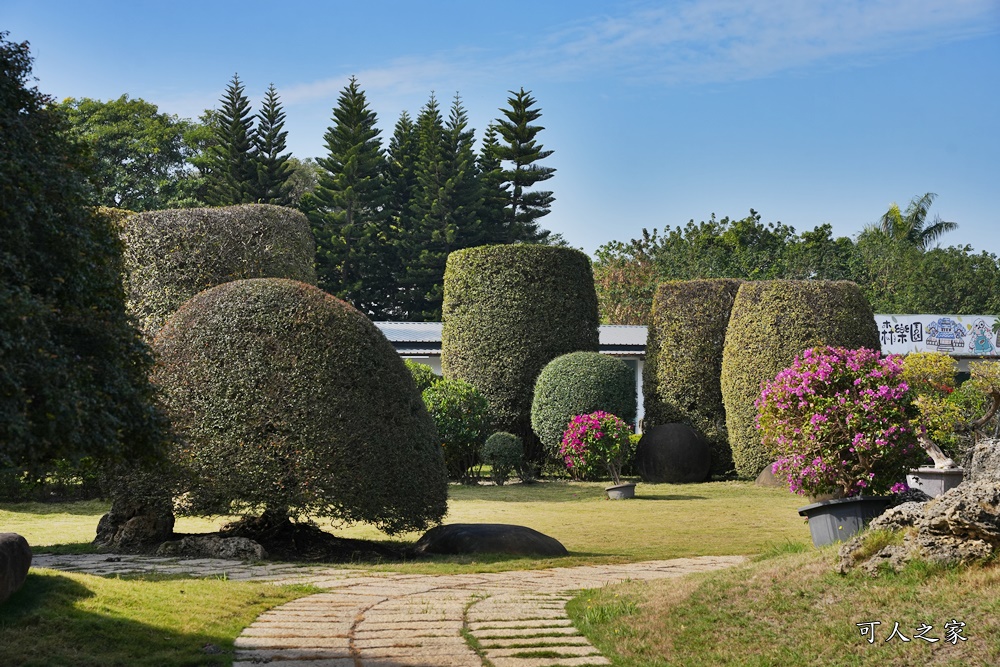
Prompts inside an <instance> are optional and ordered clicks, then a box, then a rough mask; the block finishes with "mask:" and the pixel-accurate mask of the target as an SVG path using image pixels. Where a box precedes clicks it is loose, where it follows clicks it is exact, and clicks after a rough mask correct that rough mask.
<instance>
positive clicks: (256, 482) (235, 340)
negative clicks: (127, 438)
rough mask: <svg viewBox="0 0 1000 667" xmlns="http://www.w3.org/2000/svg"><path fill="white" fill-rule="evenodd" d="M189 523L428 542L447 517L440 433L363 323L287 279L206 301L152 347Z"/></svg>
mask: <svg viewBox="0 0 1000 667" xmlns="http://www.w3.org/2000/svg"><path fill="white" fill-rule="evenodd" d="M154 348H155V350H156V352H157V353H158V357H157V363H156V366H155V367H154V372H153V376H152V377H153V380H154V382H155V383H156V385H158V386H159V388H160V390H161V393H162V401H163V404H164V406H165V408H166V410H167V412H168V414H169V415H170V418H171V421H172V422H173V425H174V427H175V429H176V431H177V433H178V435H179V437H180V439H181V445H180V449H179V451H178V452H177V454H178V460H179V461H180V462H181V463H182V464H183V465H184V466H185V467H186V468H187V470H188V473H189V474H190V476H191V479H192V483H191V485H190V489H189V494H188V498H189V502H190V508H189V511H192V512H211V513H222V514H225V513H243V514H246V513H250V512H254V511H256V510H257V509H259V508H266V509H267V510H270V511H271V512H272V514H278V515H280V514H282V513H284V512H285V511H288V512H289V513H291V514H301V515H313V516H325V517H332V518H337V519H344V520H347V521H366V522H370V523H374V524H376V525H378V526H379V527H381V528H382V529H384V530H386V531H390V532H393V531H400V530H411V529H420V528H423V527H425V526H426V524H427V523H429V522H434V521H438V520H440V518H441V517H442V516H443V515H444V512H445V504H446V500H447V480H446V477H445V470H444V463H443V459H442V456H441V447H440V441H439V440H438V437H437V432H436V429H435V427H434V422H433V420H432V419H431V417H430V415H429V414H428V413H427V410H426V408H425V407H424V404H423V401H422V400H421V397H420V394H418V393H417V389H416V386H415V385H414V383H413V378H412V377H411V376H410V372H409V371H408V370H407V369H406V366H404V365H403V362H402V360H400V358H399V356H398V355H397V354H396V352H395V350H394V349H393V347H392V345H391V344H390V343H389V342H388V341H387V340H386V339H385V337H384V336H383V335H382V334H381V332H379V330H378V329H377V328H376V327H375V325H373V324H372V323H371V322H370V321H369V320H368V319H367V318H366V317H365V316H364V315H362V314H361V313H359V312H358V311H357V310H355V309H354V308H352V307H351V306H349V305H348V304H346V303H344V302H343V301H340V300H339V299H336V298H335V297H333V296H330V295H329V294H326V293H325V292H322V291H321V290H319V289H317V288H315V287H312V286H310V285H306V284H304V283H300V282H295V281H291V280H279V279H273V278H272V279H256V280H240V281H235V282H229V283H225V284H223V285H219V286H217V287H214V288H212V289H209V290H206V291H204V292H201V293H200V294H198V295H197V296H195V297H193V298H192V299H190V300H189V301H188V302H186V303H185V304H184V305H183V306H182V307H181V308H180V309H179V310H178V311H177V312H176V313H175V314H174V315H173V316H172V317H171V318H170V319H169V320H168V321H167V323H166V325H165V326H164V327H163V329H162V330H161V331H160V333H159V335H158V336H157V337H156V339H155V342H154Z"/></svg>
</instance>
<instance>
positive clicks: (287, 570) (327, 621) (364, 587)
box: [32, 554, 743, 667]
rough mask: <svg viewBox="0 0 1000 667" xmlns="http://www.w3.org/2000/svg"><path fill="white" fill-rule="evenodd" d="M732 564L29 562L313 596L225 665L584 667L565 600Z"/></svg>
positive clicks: (249, 637) (92, 558)
mask: <svg viewBox="0 0 1000 667" xmlns="http://www.w3.org/2000/svg"><path fill="white" fill-rule="evenodd" d="M742 561H743V558H742V557H741V556H703V557H698V558H678V559H674V560H665V561H649V562H644V563H631V564H626V565H594V566H581V567H569V568H552V569H548V570H526V571H515V572H502V573H489V574H460V575H420V574H395V573H372V572H366V571H363V570H345V569H338V568H330V567H325V566H315V565H307V566H302V565H296V564H290V563H267V564H260V565H248V564H244V563H241V562H239V561H226V560H215V559H207V558H206V559H196V560H180V559H176V558H150V557H142V556H120V557H118V556H112V557H109V556H108V555H107V554H100V555H97V554H87V555H71V556H52V555H47V554H41V555H37V556H35V558H34V561H33V562H32V566H33V567H46V568H53V569H58V570H69V571H76V572H87V573H90V574H98V575H105V576H107V575H115V574H127V573H128V574H133V573H134V574H138V573H144V572H156V573H162V574H187V575H190V576H195V577H208V576H216V577H217V576H226V577H227V578H230V579H255V580H266V581H272V582H274V583H278V584H286V583H310V584H313V585H315V586H317V587H319V588H322V589H324V592H322V593H317V594H314V595H309V596H306V597H303V598H299V599H298V600H293V601H292V602H288V603H286V604H283V605H281V606H279V607H275V608H274V609H271V610H269V611H267V612H265V613H264V614H262V615H261V616H260V617H259V618H258V619H257V620H256V621H254V622H253V624H251V625H250V626H249V627H248V628H246V629H245V630H244V631H243V633H242V634H241V635H240V636H239V637H238V638H237V639H236V662H235V663H234V667H250V666H252V665H261V664H267V665H269V666H270V667H482V665H484V664H492V665H493V666H494V667H548V666H549V665H560V666H562V667H584V666H588V667H589V666H595V667H596V666H597V665H608V664H610V662H609V661H608V660H607V659H606V658H604V657H603V656H601V654H600V653H599V652H598V651H597V649H595V648H594V647H593V645H591V644H590V643H589V642H588V641H587V640H586V638H585V637H583V636H582V635H580V634H579V633H578V632H577V631H576V628H574V627H573V624H572V623H571V622H570V620H569V618H568V617H567V615H566V609H565V607H566V602H567V601H568V600H569V599H570V598H571V597H572V596H573V591H576V590H579V589H583V588H598V587H601V586H605V585H607V584H612V583H616V582H621V581H625V580H650V579H663V578H669V577H679V576H682V575H685V574H689V573H691V572H702V571H706V570H715V569H719V568H723V567H729V566H732V565H736V564H738V563H740V562H742ZM477 651H478V652H477Z"/></svg>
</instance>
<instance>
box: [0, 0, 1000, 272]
mask: <svg viewBox="0 0 1000 667" xmlns="http://www.w3.org/2000/svg"><path fill="white" fill-rule="evenodd" d="M0 30H7V31H9V32H10V33H11V34H10V37H9V39H13V40H17V41H21V40H27V41H29V42H30V43H31V45H32V53H33V55H34V57H35V76H36V77H37V78H38V87H39V88H40V89H41V90H42V91H43V92H46V93H48V94H50V95H53V96H54V97H56V98H58V99H62V98H65V97H92V98H97V99H105V100H106V99H112V98H116V97H118V96H120V95H122V94H123V93H127V94H129V95H130V96H131V97H141V98H144V99H146V100H148V101H150V102H153V103H155V104H157V105H158V106H159V107H160V110H161V111H164V112H168V113H173V114H177V115H179V116H182V117H189V118H195V117H197V116H198V115H199V114H200V113H201V112H202V110H204V109H206V108H209V107H214V106H217V101H218V99H219V97H220V96H221V95H222V92H223V89H224V88H225V86H226V84H227V82H228V81H229V79H230V78H231V77H232V75H233V73H234V72H238V73H239V75H240V78H241V79H242V80H243V81H244V82H245V84H246V87H247V93H248V94H249V96H250V97H251V99H252V100H253V101H254V103H255V105H256V103H257V101H259V99H260V97H261V96H262V95H263V93H264V91H265V90H266V88H267V86H268V84H269V83H274V85H275V86H276V87H277V89H278V92H279V94H280V96H281V99H282V102H283V104H284V107H285V111H286V113H287V116H288V119H287V124H286V129H288V131H289V139H288V141H289V148H290V149H291V150H292V152H293V153H294V154H295V155H296V156H297V157H303V158H304V157H315V156H319V155H322V154H323V133H324V131H325V129H326V127H327V126H328V125H329V124H330V120H329V119H330V115H331V109H332V107H333V106H334V105H335V103H336V98H337V95H338V93H339V91H340V90H341V89H342V88H343V87H344V86H345V85H346V83H347V81H348V79H349V77H350V76H352V75H355V76H357V77H358V80H359V83H360V85H361V86H362V88H363V89H364V90H365V91H366V93H367V95H368V98H369V101H370V103H371V106H372V108H373V109H374V110H375V111H376V112H377V114H378V117H379V125H380V127H381V128H382V129H383V137H384V139H386V140H387V138H388V135H390V134H391V132H392V126H393V125H394V124H395V122H396V120H397V118H398V117H399V114H400V112H401V111H403V110H407V111H409V112H410V114H411V115H416V113H417V112H418V111H419V109H420V107H421V106H422V105H423V104H424V103H425V102H426V101H427V98H428V96H429V95H430V93H431V91H434V93H435V94H436V96H437V97H438V99H439V100H440V101H441V102H442V103H443V104H444V105H447V104H450V101H451V99H452V97H453V96H454V95H455V93H456V92H457V93H459V94H461V96H462V98H463V101H464V104H465V106H466V107H467V109H468V110H469V114H470V118H471V124H472V126H473V127H475V128H476V130H477V138H478V137H480V136H481V134H482V131H483V129H484V128H485V126H486V124H487V123H488V122H489V121H490V120H491V119H493V118H496V117H497V116H498V115H499V113H500V112H499V111H498V109H499V108H500V107H502V106H504V105H505V101H506V98H507V91H508V90H512V89H514V90H516V89H518V88H520V87H524V88H525V89H526V90H530V91H532V94H533V95H534V97H535V98H536V99H537V100H538V104H539V106H540V108H541V109H542V113H543V115H542V118H541V120H540V123H541V124H542V125H544V126H545V128H546V129H545V130H544V131H543V132H542V133H540V135H539V139H540V141H541V142H542V143H543V144H544V147H545V148H547V149H552V150H553V151H555V152H554V154H553V155H552V156H551V157H550V158H548V160H547V161H546V164H548V165H549V166H552V167H555V168H556V169H557V171H556V175H555V177H554V178H553V179H552V180H550V181H548V184H547V185H548V186H549V187H550V188H551V189H552V190H553V191H554V193H555V196H556V202H555V204H554V205H553V207H552V213H551V214H550V215H549V216H547V217H546V218H544V219H543V221H542V224H543V226H545V227H547V228H548V229H551V230H553V231H555V232H559V233H562V234H563V235H564V236H565V237H566V239H567V240H569V242H570V243H571V244H572V245H574V246H577V247H582V248H583V249H584V250H586V251H587V252H591V253H592V252H593V251H594V250H595V249H596V248H597V247H598V246H600V245H602V244H603V243H606V242H607V241H610V240H627V239H630V238H633V237H636V236H638V235H639V234H640V233H641V230H642V228H643V227H646V228H653V227H657V228H661V229H662V228H663V227H664V226H665V225H673V226H676V225H683V224H684V223H686V222H687V221H688V220H689V219H692V218H694V219H695V220H702V219H707V218H708V217H709V216H710V215H711V214H712V213H713V212H714V213H715V214H717V215H718V216H719V217H722V216H730V217H743V216H745V215H746V214H747V213H748V212H749V209H750V208H754V209H756V210H757V211H759V212H760V213H761V214H762V216H763V220H764V221H777V220H780V221H782V222H784V223H786V224H790V225H792V226H794V227H795V228H796V229H797V230H799V231H802V230H807V229H812V228H813V227H815V226H816V225H819V224H823V223H830V224H831V225H832V226H833V229H834V233H835V234H836V235H838V236H841V235H843V236H854V235H856V234H857V233H858V232H859V231H860V230H861V229H862V228H863V227H864V225H866V224H869V223H872V222H874V221H875V220H877V219H878V217H879V216H880V215H881V214H882V213H883V212H884V211H885V210H886V209H887V208H888V207H889V205H890V204H891V203H892V202H894V201H896V202H899V203H900V204H901V205H905V204H906V202H908V201H909V200H910V198H911V197H913V196H914V195H919V194H923V193H924V192H935V193H937V194H938V199H937V202H936V203H935V205H934V207H933V208H932V215H933V214H935V213H936V214H938V215H940V216H941V217H942V218H943V219H945V220H953V221H955V222H958V223H959V225H960V226H959V229H958V231H956V232H952V233H950V234H948V235H946V236H945V237H943V239H942V244H943V245H963V244H970V245H972V246H973V247H974V248H975V249H976V250H987V251H990V252H993V253H997V254H1000V220H998V215H997V210H998V205H997V197H998V195H1000V1H998V0H832V1H830V0H769V1H756V0H684V1H669V2H667V1H661V2H642V1H635V2H596V1H592V0H573V1H572V2H570V1H569V0H565V1H563V2H545V1H544V0H535V1H533V2H522V1H521V0H508V1H506V2H503V3H484V2H473V1H468V0H467V1H465V2H459V1H446V2H445V1H434V0H426V1H425V2H413V1H407V2H402V1H400V2H388V1H379V0H368V1H367V2H363V3H361V2H340V1H332V0H331V1H327V2H319V1H315V2H305V1H299V0H286V1H285V2H283V3H277V2H257V1H255V0H248V1H243V2H238V3H236V2H224V1H220V0H214V1H213V0H201V1H200V2H188V1H186V0H172V1H171V2H146V1H144V0H132V1H130V2H98V1H89V2H88V1H86V0H75V1H71V2H64V1H61V0H0Z"/></svg>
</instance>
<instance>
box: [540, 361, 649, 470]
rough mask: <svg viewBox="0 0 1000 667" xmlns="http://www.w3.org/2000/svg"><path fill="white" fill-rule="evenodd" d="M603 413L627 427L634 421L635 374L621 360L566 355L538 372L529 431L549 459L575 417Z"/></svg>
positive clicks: (557, 448)
mask: <svg viewBox="0 0 1000 667" xmlns="http://www.w3.org/2000/svg"><path fill="white" fill-rule="evenodd" d="M598 410H603V411H604V412H610V413H611V414H614V415H617V416H619V417H621V419H622V420H624V421H625V422H627V423H629V424H631V423H633V422H634V421H635V413H636V395H635V374H634V373H633V372H632V369H631V368H629V366H628V364H626V363H625V362H624V361H622V360H621V359H615V358H614V357H609V356H608V355H606V354H601V353H599V352H570V353H569V354H564V355H562V356H560V357H556V358H555V359H553V360H552V361H550V362H549V363H548V364H546V365H545V368H543V369H542V372H541V373H539V374H538V380H537V381H536V382H535V391H534V397H533V399H532V403H531V427H532V428H533V429H534V431H535V435H537V436H538V439H539V440H541V441H542V446H543V447H544V448H545V453H546V455H547V456H548V457H549V458H552V459H556V458H558V457H559V446H560V445H561V444H562V439H563V433H565V431H566V427H567V426H568V425H569V422H570V420H571V419H572V418H573V417H575V416H576V415H583V414H589V413H591V412H597V411H598Z"/></svg>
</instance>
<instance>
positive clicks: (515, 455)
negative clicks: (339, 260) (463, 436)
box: [482, 431, 524, 486]
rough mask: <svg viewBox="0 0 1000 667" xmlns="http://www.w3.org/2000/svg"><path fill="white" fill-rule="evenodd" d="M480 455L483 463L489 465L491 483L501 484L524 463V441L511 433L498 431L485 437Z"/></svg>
mask: <svg viewBox="0 0 1000 667" xmlns="http://www.w3.org/2000/svg"><path fill="white" fill-rule="evenodd" d="M482 457H483V463H485V464H486V465H488V466H490V478H491V479H492V480H493V483H494V484H496V485H497V486H503V485H504V484H505V483H506V482H507V480H508V479H510V476H511V474H512V473H513V472H514V471H515V470H520V468H521V466H522V465H523V463H524V443H522V442H521V439H520V438H519V437H517V436H516V435H514V434H513V433H506V432H504V431H499V432H497V433H494V434H493V435H491V436H490V437H488V438H486V443H485V444H484V445H483V453H482Z"/></svg>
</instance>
